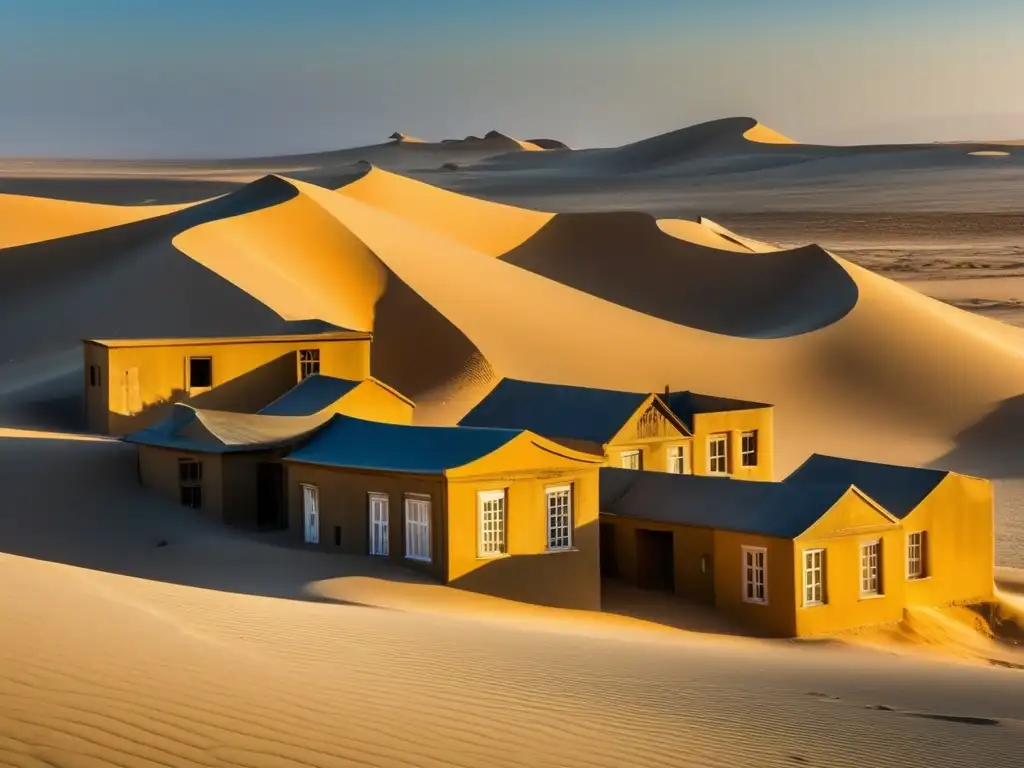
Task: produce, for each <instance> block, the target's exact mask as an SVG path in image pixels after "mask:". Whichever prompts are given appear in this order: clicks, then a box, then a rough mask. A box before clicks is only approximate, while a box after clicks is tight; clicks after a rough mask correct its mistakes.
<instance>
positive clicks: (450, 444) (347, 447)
mask: <svg viewBox="0 0 1024 768" xmlns="http://www.w3.org/2000/svg"><path fill="white" fill-rule="evenodd" d="M521 434H523V431H522V430H512V429H477V428H473V427H418V426H405V425H399V424H385V423H382V422H377V421H365V420H363V419H356V418H352V417H351V416H341V415H337V416H334V418H332V419H331V421H330V423H328V424H327V426H325V427H324V428H323V429H321V430H320V431H319V432H318V433H317V434H316V436H315V437H314V438H313V439H312V440H310V441H309V442H308V443H306V444H305V445H304V446H302V447H301V448H299V449H298V450H295V451H292V452H291V453H290V454H289V455H288V456H286V457H285V460H286V461H297V462H303V463H308V464H324V465H327V466H334V467H347V468H351V469H372V470H379V471H387V472H410V473H414V474H421V475H430V474H443V473H444V471H445V470H446V469H454V468H456V467H461V466H465V465H466V464H469V463H470V462H473V461H476V460H477V459H480V458H483V457H484V456H486V455H488V454H490V453H493V452H494V451H496V450H498V449H499V448H501V447H502V446H504V445H505V444H507V443H509V442H510V441H512V440H514V439H515V438H516V437H518V436H519V435H521Z"/></svg>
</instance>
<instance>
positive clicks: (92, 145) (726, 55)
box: [0, 0, 1024, 157]
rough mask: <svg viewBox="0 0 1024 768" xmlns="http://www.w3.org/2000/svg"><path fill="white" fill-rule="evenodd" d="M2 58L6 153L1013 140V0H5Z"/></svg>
mask: <svg viewBox="0 0 1024 768" xmlns="http://www.w3.org/2000/svg"><path fill="white" fill-rule="evenodd" d="M0 68H2V72H3V74H2V76H0V155H49V156H54V155H62V156H75V155H78V156H83V155H84V156H108V157H110V156H128V157H218V156H219V157H230V156H235V157H237V156H247V155H248V156H251V155H261V154H283V153H291V152H302V151H314V150H324V149H333V148H340V147H348V146H356V145H360V144H368V143H377V142H380V141H383V140H384V139H385V138H386V137H387V135H388V134H390V133H391V132H392V131H395V130H400V131H405V132H408V133H412V134H415V135H418V136H422V137H424V138H428V139H439V138H444V137H452V136H463V135H465V134H468V133H475V134H482V133H484V132H485V131H487V130H490V129H492V128H497V129H499V130H502V131H504V132H507V133H510V134H513V135H515V136H519V137H521V138H534V137H553V138H558V139H561V140H563V141H566V142H568V143H569V144H571V145H573V146H610V145H615V144H620V143H624V142H627V141H632V140H636V139H640V138H644V137H646V136H649V135H652V134H655V133H661V132H664V131H668V130H672V129H674V128H679V127H683V126H685V125H689V124H692V123H696V122H700V121H703V120H709V119H714V118H718V117H726V116H733V115H750V116H753V117H757V118H758V119H760V120H762V121H763V122H765V123H767V124H769V125H771V126H772V127H774V128H776V129H778V130H780V131H782V132H783V133H787V134H789V135H791V136H793V137H794V138H797V139H801V140H805V141H814V142H837V143H851V142H858V141H862V142H876V141H886V140H889V141H931V140H946V139H957V138H976V137H977V138H1024V104H1022V103H1021V100H1020V97H1019V93H1020V86H1019V82H1018V80H1019V75H1020V73H1021V72H1024V2H1020V1H1019V0H975V2H973V3H970V4H967V3H963V2H953V1H951V0H887V1H886V2H883V0H850V2H848V3H842V4H840V3H835V2H832V1H831V0H774V2H767V1H766V0H706V1H704V2H692V1H691V0H628V2H627V0H614V1H612V0H518V2H515V3H487V2H483V1H482V0H472V1H470V0H246V1H245V2H242V0H0Z"/></svg>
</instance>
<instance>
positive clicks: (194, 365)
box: [188, 357, 213, 388]
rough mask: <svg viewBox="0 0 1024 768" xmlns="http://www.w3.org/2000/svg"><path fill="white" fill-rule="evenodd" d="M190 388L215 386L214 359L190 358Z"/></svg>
mask: <svg viewBox="0 0 1024 768" xmlns="http://www.w3.org/2000/svg"><path fill="white" fill-rule="evenodd" d="M188 386H189V388H193V387H212V386H213V358H212V357H190V358H189V359H188Z"/></svg>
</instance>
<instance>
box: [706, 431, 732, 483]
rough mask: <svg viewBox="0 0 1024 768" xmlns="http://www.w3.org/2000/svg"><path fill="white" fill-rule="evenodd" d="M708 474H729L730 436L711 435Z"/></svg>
mask: <svg viewBox="0 0 1024 768" xmlns="http://www.w3.org/2000/svg"><path fill="white" fill-rule="evenodd" d="M708 474H709V475H727V474H729V436H728V435H711V437H709V438H708Z"/></svg>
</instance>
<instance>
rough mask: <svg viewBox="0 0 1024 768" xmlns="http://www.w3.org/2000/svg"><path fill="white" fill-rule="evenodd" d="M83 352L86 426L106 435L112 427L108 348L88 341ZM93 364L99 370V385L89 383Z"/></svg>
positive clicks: (83, 346) (91, 430)
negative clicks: (109, 408)
mask: <svg viewBox="0 0 1024 768" xmlns="http://www.w3.org/2000/svg"><path fill="white" fill-rule="evenodd" d="M82 353H83V354H82V358H83V359H82V364H83V366H82V391H83V392H85V398H84V405H85V420H86V427H87V428H88V430H89V431H90V432H94V433H96V434H98V435H105V434H107V430H108V429H109V428H110V427H109V422H110V418H109V414H108V403H109V397H110V395H109V392H110V386H109V379H110V370H109V365H108V361H107V358H108V355H107V348H106V347H101V346H100V345H98V344H89V343H88V342H87V343H85V344H83V345H82ZM91 365H94V366H96V368H97V369H98V370H99V375H100V380H99V382H98V384H97V386H90V384H89V366H91Z"/></svg>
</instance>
